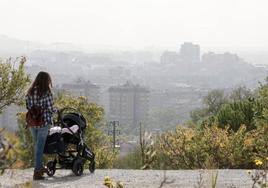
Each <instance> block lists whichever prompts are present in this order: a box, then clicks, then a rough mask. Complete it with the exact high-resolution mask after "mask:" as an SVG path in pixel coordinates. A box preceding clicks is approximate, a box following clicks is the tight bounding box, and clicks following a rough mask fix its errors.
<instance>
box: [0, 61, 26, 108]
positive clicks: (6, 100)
mask: <svg viewBox="0 0 268 188" xmlns="http://www.w3.org/2000/svg"><path fill="white" fill-rule="evenodd" d="M25 62H26V58H25V57H21V58H16V59H15V60H13V59H11V58H9V59H7V60H0V113H1V112H2V111H3V109H4V108H5V107H7V106H9V105H11V104H17V105H21V104H22V99H23V98H24V95H25V89H26V86H27V85H28V84H29V82H30V78H29V75H27V74H26V73H25V72H24V64H25Z"/></svg>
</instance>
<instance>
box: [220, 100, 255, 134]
mask: <svg viewBox="0 0 268 188" xmlns="http://www.w3.org/2000/svg"><path fill="white" fill-rule="evenodd" d="M256 106H257V104H256V101H255V100H254V99H253V98H249V99H247V100H241V101H236V102H232V103H227V104H225V105H224V106H223V107H222V108H221V109H220V110H219V112H218V114H217V116H216V117H217V120H218V124H219V127H222V128H224V127H226V126H230V129H232V130H234V131H237V130H238V129H239V128H240V126H241V125H245V126H246V128H247V131H248V130H252V129H255V128H256V126H255V122H254V118H255V109H256Z"/></svg>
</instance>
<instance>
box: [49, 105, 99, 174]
mask: <svg viewBox="0 0 268 188" xmlns="http://www.w3.org/2000/svg"><path fill="white" fill-rule="evenodd" d="M70 110H71V111H75V112H70ZM67 111H68V112H67ZM55 125H56V126H54V127H52V128H50V130H49V134H48V137H47V141H46V145H45V149H44V153H45V154H56V155H55V158H54V160H51V161H48V163H47V168H48V172H47V175H48V176H53V175H54V174H55V172H56V169H72V171H73V173H74V174H75V175H77V176H80V175H82V174H83V170H84V164H85V162H86V161H89V171H90V172H91V173H93V172H94V171H95V154H94V153H93V152H92V151H91V150H90V149H89V147H87V145H86V144H85V143H84V138H83V136H84V131H85V129H86V126H87V125H86V120H85V118H84V117H83V115H82V114H80V113H77V112H76V109H73V108H64V109H61V110H59V111H58V118H57V122H56V123H55ZM57 163H58V164H59V165H57Z"/></svg>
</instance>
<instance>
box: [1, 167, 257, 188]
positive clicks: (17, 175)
mask: <svg viewBox="0 0 268 188" xmlns="http://www.w3.org/2000/svg"><path fill="white" fill-rule="evenodd" d="M32 172H33V169H26V170H7V171H6V172H5V173H4V175H2V176H0V187H3V188H6V187H21V186H22V185H24V184H26V183H27V182H28V184H30V185H32V187H53V188H54V187H55V188H59V187H62V188H68V187H79V188H84V187H90V188H105V186H104V185H103V183H104V177H105V176H109V177H110V178H112V180H113V181H114V182H115V181H119V180H120V181H122V182H123V183H124V188H134V187H135V188H141V187H145V188H158V187H160V184H161V182H162V181H163V179H164V173H165V172H164V171H160V170H121V169H111V170H96V171H95V173H94V174H90V173H89V171H88V170H85V171H84V174H83V175H82V176H80V177H77V176H75V175H73V173H72V172H71V171H70V170H58V171H56V173H55V175H54V176H53V177H47V178H46V179H45V180H42V181H32ZM215 173H216V171H211V170H168V171H166V178H167V179H166V182H167V183H164V184H163V186H162V187H163V188H166V187H172V188H175V187H176V188H179V187H182V188H188V187H189V188H190V187H191V188H194V187H197V188H199V187H200V186H198V182H199V183H200V182H201V181H200V175H201V176H202V178H201V179H202V182H203V186H202V187H211V177H212V175H213V174H214V175H215ZM251 186H252V181H251V179H250V178H249V176H248V174H247V172H246V170H218V180H217V187H218V188H221V187H222V188H235V187H236V188H247V187H248V188H250V187H251ZM30 187H31V186H30Z"/></svg>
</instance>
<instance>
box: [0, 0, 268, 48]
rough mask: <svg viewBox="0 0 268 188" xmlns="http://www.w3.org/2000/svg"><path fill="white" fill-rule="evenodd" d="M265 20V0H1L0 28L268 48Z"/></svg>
mask: <svg viewBox="0 0 268 188" xmlns="http://www.w3.org/2000/svg"><path fill="white" fill-rule="evenodd" d="M267 20H268V1H267V0H94V1H93V0H0V34H4V35H8V36H11V37H16V38H19V39H25V40H32V41H40V42H46V43H51V42H71V43H75V44H89V45H98V46H102V45H108V46H116V47H122V46H128V47H134V48H140V49H143V48H145V47H146V48H148V47H156V48H162V47H177V46H179V45H180V44H181V43H182V42H184V41H192V42H194V43H199V44H201V45H202V47H207V48H210V47H219V48H230V49H231V48H233V49H241V50H246V49H254V48H255V49H256V50H268V22H267ZM0 45H1V44H0Z"/></svg>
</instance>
